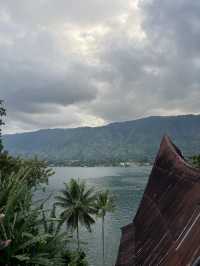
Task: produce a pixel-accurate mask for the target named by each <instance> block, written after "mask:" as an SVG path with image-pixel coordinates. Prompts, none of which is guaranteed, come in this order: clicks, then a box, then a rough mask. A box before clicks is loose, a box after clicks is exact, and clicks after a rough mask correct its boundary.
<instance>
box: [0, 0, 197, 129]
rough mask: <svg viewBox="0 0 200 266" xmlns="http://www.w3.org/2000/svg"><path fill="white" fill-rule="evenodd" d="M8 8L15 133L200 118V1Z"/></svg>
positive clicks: (1, 48) (2, 45) (6, 50)
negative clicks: (172, 117) (147, 119)
mask: <svg viewBox="0 0 200 266" xmlns="http://www.w3.org/2000/svg"><path fill="white" fill-rule="evenodd" d="M0 5H1V6H2V9H1V10H2V11H1V12H0V22H1V23H0V90H1V98H4V99H5V101H6V104H7V109H8V114H9V118H8V130H10V131H12V130H17V131H20V130H30V129H37V128H41V127H57V126H76V125H82V124H89V125H93V124H95V121H100V122H101V123H102V122H110V121H117V120H129V119H134V118H137V117H142V116H146V115H154V114H158V115H159V114H161V115H168V114H181V113H199V101H200V75H199V70H200V45H199V44H200V17H199V14H200V3H198V1H189V0H187V1H186V0H179V1H172V0H163V1H159V0H150V1H147V0H146V1H144V0H140V1H136V0H135V1H129V0H126V1H121V0H117V1H114V0H109V1H102V0H101V1H99V0H86V1H64V0H61V1H53V0H48V1H47V0H40V1H37V2H36V1H29V0H26V1H25V0H20V1H19V0H16V1H11V0H7V1H0ZM38 117H39V118H40V119H39V121H38Z"/></svg>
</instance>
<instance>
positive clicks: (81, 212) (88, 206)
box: [56, 179, 96, 250]
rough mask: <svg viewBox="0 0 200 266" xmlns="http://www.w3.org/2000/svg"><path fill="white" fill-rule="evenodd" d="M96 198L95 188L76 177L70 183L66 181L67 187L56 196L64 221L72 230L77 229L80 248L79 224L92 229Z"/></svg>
mask: <svg viewBox="0 0 200 266" xmlns="http://www.w3.org/2000/svg"><path fill="white" fill-rule="evenodd" d="M95 199H96V195H95V193H94V189H93V188H88V187H87V186H86V184H85V182H83V181H80V180H78V181H77V180H75V179H71V180H70V182H69V183H68V184H66V183H65V189H63V190H62V191H61V194H60V195H59V196H57V197H56V200H57V202H56V205H58V206H60V207H61V208H62V212H61V214H60V217H61V219H62V221H63V223H64V222H66V223H67V226H68V228H69V229H72V231H74V230H76V231H77V242H78V250H79V246H80V241H79V224H81V225H82V226H85V227H86V228H87V229H88V230H89V231H91V225H92V224H94V223H95V220H94V218H93V216H92V215H94V214H95V213H96V208H95V205H94V202H95Z"/></svg>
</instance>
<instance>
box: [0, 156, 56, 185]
mask: <svg viewBox="0 0 200 266" xmlns="http://www.w3.org/2000/svg"><path fill="white" fill-rule="evenodd" d="M21 168H27V169H28V171H29V174H28V176H27V178H28V180H27V181H28V184H29V185H30V186H31V187H34V186H36V185H38V184H41V183H47V182H48V177H49V176H51V175H52V174H53V171H52V169H51V168H49V167H48V165H47V162H45V161H41V160H38V159H37V158H36V157H35V158H34V159H26V160H25V159H21V158H19V157H18V158H14V157H12V156H10V155H9V154H8V152H6V151H4V152H2V153H1V154H0V173H1V176H2V177H4V178H6V177H7V176H9V175H11V174H12V173H18V171H19V170H20V169H21Z"/></svg>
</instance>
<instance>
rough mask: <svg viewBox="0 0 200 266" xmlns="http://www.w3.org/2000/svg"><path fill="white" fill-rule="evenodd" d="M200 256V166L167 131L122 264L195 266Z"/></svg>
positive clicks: (126, 236) (125, 239) (127, 230)
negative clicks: (185, 155) (188, 159)
mask: <svg viewBox="0 0 200 266" xmlns="http://www.w3.org/2000/svg"><path fill="white" fill-rule="evenodd" d="M199 256H200V171H199V170H198V169H195V168H193V167H192V166H191V165H189V164H188V163H187V162H186V161H185V160H184V158H183V157H182V155H181V152H180V151H179V149H178V148H177V147H175V145H174V144H173V143H172V142H171V140H170V139H169V137H167V136H165V137H164V138H163V140H162V142H161V145H160V150H159V152H158V155H157V157H156V160H155V163H154V166H153V169H152V172H151V175H150V178H149V181H148V184H147V187H146V189H145V192H144V195H143V198H142V201H141V203H140V206H139V208H138V211H137V214H136V216H135V218H134V220H133V222H132V223H131V224H129V225H128V226H125V227H124V228H122V238H121V243H120V247H119V253H118V258H117V262H116V266H134V265H135V266H150V265H153V266H155V265H167V266H186V265H187V266H189V265H193V263H194V262H195V260H196V259H197V258H198V257H199Z"/></svg>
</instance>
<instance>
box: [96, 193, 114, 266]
mask: <svg viewBox="0 0 200 266" xmlns="http://www.w3.org/2000/svg"><path fill="white" fill-rule="evenodd" d="M96 208H97V210H98V216H99V217H101V219H102V260H103V265H104V260H105V255H104V254H105V252H104V249H105V247H104V224H105V216H106V214H107V213H110V212H113V211H114V208H115V204H114V197H113V196H112V195H111V194H110V192H109V191H108V190H107V191H103V192H99V193H98V195H97V200H96Z"/></svg>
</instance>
